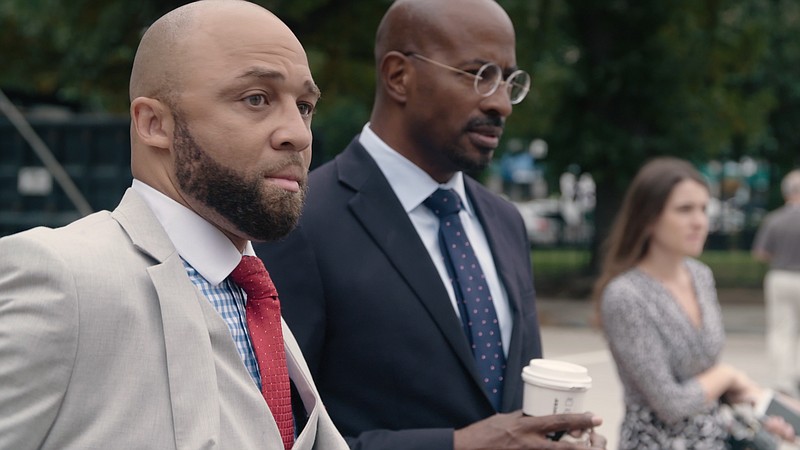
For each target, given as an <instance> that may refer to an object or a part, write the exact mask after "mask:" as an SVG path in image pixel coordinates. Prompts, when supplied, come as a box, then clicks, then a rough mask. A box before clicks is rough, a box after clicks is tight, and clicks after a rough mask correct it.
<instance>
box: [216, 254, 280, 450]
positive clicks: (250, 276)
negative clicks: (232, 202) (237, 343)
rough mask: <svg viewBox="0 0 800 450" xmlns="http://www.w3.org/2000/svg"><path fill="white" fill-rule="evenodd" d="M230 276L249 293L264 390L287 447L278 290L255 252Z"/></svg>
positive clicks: (249, 318) (247, 308) (249, 314)
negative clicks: (254, 254)
mask: <svg viewBox="0 0 800 450" xmlns="http://www.w3.org/2000/svg"><path fill="white" fill-rule="evenodd" d="M231 278H232V279H233V281H234V282H236V284H237V285H238V286H239V287H240V288H242V289H243V290H244V292H245V293H247V303H246V306H245V311H246V317H247V329H248V331H249V332H250V340H251V341H252V343H253V351H254V352H255V354H256V360H257V361H258V370H259V372H260V374H261V394H262V395H264V399H265V400H266V401H267V405H268V406H269V409H270V411H272V415H273V417H275V422H277V424H278V429H279V430H280V432H281V438H282V439H283V446H284V448H285V449H286V450H288V449H290V448H292V445H293V444H294V419H293V417H292V399H291V391H290V387H289V371H288V370H287V368H286V353H285V350H284V348H283V332H282V331H281V304H280V302H279V301H278V291H277V290H275V285H274V284H273V283H272V279H271V278H270V277H269V273H268V272H267V269H266V268H264V263H262V262H261V260H260V259H259V258H258V257H255V256H243V257H242V261H241V262H240V263H239V265H238V266H236V268H235V269H234V270H233V272H231Z"/></svg>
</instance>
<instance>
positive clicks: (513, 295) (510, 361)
mask: <svg viewBox="0 0 800 450" xmlns="http://www.w3.org/2000/svg"><path fill="white" fill-rule="evenodd" d="M464 181H465V188H466V191H467V195H468V196H469V198H470V201H471V203H472V206H473V207H474V208H475V213H476V215H477V216H478V220H479V221H480V222H481V226H482V227H483V231H484V233H485V234H486V240H487V241H488V242H489V247H490V249H491V251H492V258H493V260H494V264H495V268H496V269H497V274H498V276H499V277H500V282H501V283H502V284H503V286H504V287H505V289H506V295H507V296H508V302H509V304H510V306H511V313H512V317H513V328H512V329H511V342H509V347H508V357H507V358H506V377H505V380H506V381H505V383H504V385H503V401H502V405H501V410H508V409H509V408H510V405H511V403H512V402H513V401H514V399H515V398H517V397H518V395H517V394H518V393H517V390H518V389H519V385H520V383H519V382H518V381H519V377H520V375H519V374H520V373H521V372H522V367H523V365H525V364H527V363H528V361H522V347H523V346H522V330H523V323H522V304H521V302H522V293H521V292H519V283H518V282H516V280H515V278H514V273H515V270H519V268H515V267H510V266H509V262H508V260H507V258H501V257H498V255H502V254H504V253H505V252H506V251H507V250H506V249H509V248H511V247H512V246H514V245H517V244H515V243H514V242H510V241H509V240H508V236H507V233H505V232H503V231H502V230H500V229H499V226H498V225H499V221H498V220H497V219H498V213H497V211H496V209H495V206H494V205H493V201H496V200H495V199H492V201H490V199H489V198H487V195H488V194H487V193H485V192H483V191H482V190H480V189H478V187H477V186H476V185H477V181H475V180H473V179H471V178H469V177H466V176H465V177H464Z"/></svg>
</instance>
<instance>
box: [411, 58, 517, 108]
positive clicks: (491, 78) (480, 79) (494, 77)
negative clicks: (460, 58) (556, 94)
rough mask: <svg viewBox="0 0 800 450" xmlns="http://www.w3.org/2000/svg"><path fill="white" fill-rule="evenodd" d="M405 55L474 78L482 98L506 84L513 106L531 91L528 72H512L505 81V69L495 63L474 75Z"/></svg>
mask: <svg viewBox="0 0 800 450" xmlns="http://www.w3.org/2000/svg"><path fill="white" fill-rule="evenodd" d="M403 54H404V55H406V56H413V57H414V58H417V59H419V60H420V61H425V62H427V63H431V64H433V65H435V66H439V67H441V68H443V69H447V70H450V71H452V72H456V73H460V74H462V75H469V76H471V77H473V78H474V82H473V87H474V88H475V92H477V93H478V95H480V96H481V97H488V96H490V95H492V94H494V93H495V91H497V88H498V87H500V85H501V84H504V85H505V88H506V90H507V92H508V98H509V99H510V100H511V104H512V105H516V104H517V103H519V102H521V101H522V100H524V99H525V96H526V95H528V91H530V89H531V76H530V75H528V72H525V71H524V70H515V71H514V72H511V74H510V75H509V76H508V78H506V79H505V80H503V69H501V68H500V66H498V65H497V64H495V63H491V62H489V63H486V64H484V65H482V66H481V68H480V69H478V71H477V72H475V73H472V72H468V71H466V70H461V69H459V68H457V67H453V66H448V65H447V64H443V63H440V62H439V61H434V60H432V59H430V58H428V57H425V56H422V55H420V54H419V53H413V52H408V53H403Z"/></svg>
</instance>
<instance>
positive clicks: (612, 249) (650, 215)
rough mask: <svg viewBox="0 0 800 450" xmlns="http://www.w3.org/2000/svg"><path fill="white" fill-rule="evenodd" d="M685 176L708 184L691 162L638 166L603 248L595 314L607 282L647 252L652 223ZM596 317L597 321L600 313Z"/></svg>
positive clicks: (668, 160) (656, 161)
mask: <svg viewBox="0 0 800 450" xmlns="http://www.w3.org/2000/svg"><path fill="white" fill-rule="evenodd" d="M687 179H689V180H694V181H697V182H698V183H700V184H702V185H703V186H708V184H707V183H706V180H705V178H703V176H702V175H701V174H700V172H698V171H697V169H695V168H694V166H692V164H691V163H689V162H688V161H685V160H682V159H678V158H672V157H660V158H655V159H652V160H650V161H649V162H647V163H646V164H645V165H644V166H642V167H641V168H640V169H639V172H638V173H637V174H636V176H635V177H634V178H633V181H632V182H631V184H630V186H629V187H628V190H627V192H626V193H625V198H624V200H623V201H622V206H621V207H620V210H619V212H618V213H617V216H616V218H615V219H614V223H613V226H612V227H611V232H610V233H609V235H608V238H607V239H606V240H605V242H604V244H603V247H602V249H603V259H602V264H603V265H602V267H601V270H600V276H599V277H598V278H597V281H596V282H595V284H594V289H593V293H592V297H593V298H594V301H595V307H596V309H595V312H596V313H597V312H599V309H600V301H601V298H602V295H603V289H605V287H606V286H607V285H608V283H609V282H611V280H612V279H613V278H614V277H616V276H617V275H619V274H621V273H623V272H625V271H627V270H629V269H631V268H633V267H634V266H636V264H638V263H639V261H641V260H642V258H644V256H645V255H646V254H647V251H648V250H649V248H650V228H651V225H652V224H653V223H655V222H656V221H657V220H658V218H659V217H660V216H661V213H662V212H663V210H664V206H665V205H666V203H667V199H668V198H669V195H670V194H671V193H672V190H673V189H674V188H675V185H676V184H678V183H680V182H681V181H683V180H687ZM595 320H596V321H597V324H600V321H599V314H596V315H595Z"/></svg>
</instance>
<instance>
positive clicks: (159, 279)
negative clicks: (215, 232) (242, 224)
mask: <svg viewBox="0 0 800 450" xmlns="http://www.w3.org/2000/svg"><path fill="white" fill-rule="evenodd" d="M112 217H114V218H115V219H116V220H117V221H118V222H119V223H120V225H121V226H122V227H123V228H124V229H125V231H126V232H127V233H128V235H129V236H130V237H131V240H132V242H133V245H134V246H136V247H137V248H138V249H139V250H140V251H142V252H143V253H144V254H146V255H148V256H150V257H151V258H153V259H154V260H155V261H154V264H153V265H152V266H150V267H149V268H148V269H147V272H148V274H149V275H150V279H151V280H152V283H153V287H154V288H155V291H156V295H157V297H158V301H159V305H160V308H161V320H162V324H163V328H164V343H165V347H166V354H167V373H168V379H169V391H170V400H171V402H172V420H173V424H174V427H175V440H176V446H177V448H179V449H184V448H185V449H189V448H201V447H202V446H203V445H205V443H207V442H209V441H213V440H214V436H218V435H219V425H220V417H219V410H218V408H217V407H216V406H215V405H218V404H219V401H218V398H217V395H218V389H217V385H216V379H217V378H216V373H215V363H214V358H213V353H212V350H211V342H210V338H209V334H208V329H207V326H206V323H205V319H204V315H203V312H202V309H201V306H200V305H201V304H200V302H201V301H206V300H205V298H202V297H201V294H200V293H199V292H198V291H197V289H195V287H194V286H193V285H192V283H191V281H189V279H188V278H187V276H186V271H185V269H184V267H183V263H182V262H181V260H180V257H179V256H178V253H177V252H176V251H175V248H174V246H173V245H172V242H171V241H170V240H169V238H168V237H167V235H166V232H165V231H164V230H163V228H162V227H161V225H160V224H159V223H158V221H157V220H156V218H155V216H154V215H153V213H152V211H151V210H150V208H149V207H148V206H147V205H146V204H145V203H144V201H143V200H142V199H141V198H140V197H139V196H138V194H136V193H135V192H134V191H133V190H130V189H129V190H128V191H127V192H126V193H125V196H124V197H123V199H122V201H121V202H120V206H119V207H118V208H117V209H116V210H115V211H114V212H113V213H112ZM186 345H192V346H193V347H195V349H194V350H193V351H191V352H187V351H186ZM198 393H202V395H197V394H198Z"/></svg>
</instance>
